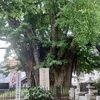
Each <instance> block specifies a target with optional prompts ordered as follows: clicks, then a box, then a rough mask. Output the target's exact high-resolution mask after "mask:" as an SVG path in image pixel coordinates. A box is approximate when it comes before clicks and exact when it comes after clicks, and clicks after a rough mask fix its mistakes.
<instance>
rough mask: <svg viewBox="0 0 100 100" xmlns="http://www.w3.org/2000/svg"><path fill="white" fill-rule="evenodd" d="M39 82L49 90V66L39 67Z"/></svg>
mask: <svg viewBox="0 0 100 100" xmlns="http://www.w3.org/2000/svg"><path fill="white" fill-rule="evenodd" d="M39 82H40V84H39V85H40V86H41V87H42V88H44V89H46V90H49V88H50V87H49V68H40V69H39Z"/></svg>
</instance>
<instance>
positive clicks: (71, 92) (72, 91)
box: [69, 88, 75, 99]
mask: <svg viewBox="0 0 100 100" xmlns="http://www.w3.org/2000/svg"><path fill="white" fill-rule="evenodd" d="M69 92H70V94H69V96H70V98H71V99H73V98H74V92H75V91H74V88H70V91H69Z"/></svg>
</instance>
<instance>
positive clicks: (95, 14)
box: [0, 0, 100, 88]
mask: <svg viewBox="0 0 100 100" xmlns="http://www.w3.org/2000/svg"><path fill="white" fill-rule="evenodd" d="M99 5H100V1H99V0H94V1H92V0H7V1H6V0H1V1H0V12H1V13H0V16H1V17H0V39H1V40H5V41H7V42H10V43H11V45H10V47H9V49H8V50H9V51H10V50H14V51H15V52H16V55H17V56H18V58H19V60H20V61H21V64H22V66H23V69H24V71H25V72H26V74H27V79H28V82H29V84H30V86H38V85H39V71H38V68H40V67H49V68H50V73H52V75H53V78H54V85H55V86H66V87H68V88H69V87H70V85H71V77H72V72H78V71H79V72H80V71H85V72H89V71H91V70H93V69H94V68H95V67H96V68H97V67H100V66H99V65H100V56H97V55H95V54H94V50H95V49H96V45H97V44H98V43H99V39H100V28H99V26H100V13H99V11H100V7H99ZM30 79H31V81H30Z"/></svg>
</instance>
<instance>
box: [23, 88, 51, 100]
mask: <svg viewBox="0 0 100 100" xmlns="http://www.w3.org/2000/svg"><path fill="white" fill-rule="evenodd" d="M24 95H25V96H24V100H52V96H51V93H50V92H48V91H46V90H45V89H42V88H40V87H31V88H28V89H27V90H26V91H25V92H24Z"/></svg>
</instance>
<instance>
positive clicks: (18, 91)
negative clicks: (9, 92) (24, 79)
mask: <svg viewBox="0 0 100 100" xmlns="http://www.w3.org/2000/svg"><path fill="white" fill-rule="evenodd" d="M20 90H21V72H20V71H18V72H17V79H16V99H15V100H20Z"/></svg>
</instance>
